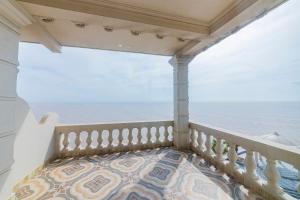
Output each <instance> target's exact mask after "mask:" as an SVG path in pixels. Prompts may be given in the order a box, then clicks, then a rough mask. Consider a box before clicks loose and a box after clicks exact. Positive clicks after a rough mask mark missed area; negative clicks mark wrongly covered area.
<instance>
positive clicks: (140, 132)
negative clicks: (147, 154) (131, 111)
mask: <svg viewBox="0 0 300 200" xmlns="http://www.w3.org/2000/svg"><path fill="white" fill-rule="evenodd" d="M141 145H142V128H138V132H137V146H138V147H140V146H141Z"/></svg>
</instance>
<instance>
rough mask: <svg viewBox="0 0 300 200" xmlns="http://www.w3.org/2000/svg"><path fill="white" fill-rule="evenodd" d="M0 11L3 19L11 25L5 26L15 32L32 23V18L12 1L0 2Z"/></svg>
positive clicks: (4, 0)
mask: <svg viewBox="0 0 300 200" xmlns="http://www.w3.org/2000/svg"><path fill="white" fill-rule="evenodd" d="M0 11H1V14H2V15H3V16H4V18H6V19H7V20H8V21H9V22H10V23H11V24H7V25H8V26H9V27H10V28H12V29H13V30H15V31H17V32H19V29H20V28H21V27H23V26H26V25H29V24H32V22H33V21H34V19H33V18H32V16H31V15H30V14H28V13H27V12H26V11H25V10H24V9H23V8H22V7H21V6H20V5H18V3H17V2H15V1H14V0H2V1H0Z"/></svg>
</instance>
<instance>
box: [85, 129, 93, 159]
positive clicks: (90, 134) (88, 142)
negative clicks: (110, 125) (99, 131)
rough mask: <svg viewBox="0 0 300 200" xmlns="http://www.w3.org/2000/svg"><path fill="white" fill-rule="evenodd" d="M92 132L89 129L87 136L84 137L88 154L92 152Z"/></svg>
mask: <svg viewBox="0 0 300 200" xmlns="http://www.w3.org/2000/svg"><path fill="white" fill-rule="evenodd" d="M91 145H92V132H91V131H89V132H88V135H87V138H86V151H87V153H88V154H90V153H92V151H93V149H92V146H91Z"/></svg>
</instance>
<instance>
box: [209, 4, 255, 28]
mask: <svg viewBox="0 0 300 200" xmlns="http://www.w3.org/2000/svg"><path fill="white" fill-rule="evenodd" d="M257 1H258V0H241V1H239V2H237V3H235V4H233V5H232V6H230V7H229V8H227V9H226V10H225V11H224V12H222V13H221V14H219V15H218V16H217V17H216V18H215V19H213V20H212V21H211V22H210V23H209V30H210V33H213V32H215V31H216V30H217V29H219V28H221V27H222V26H224V24H226V23H227V22H229V21H230V20H232V19H233V18H235V17H236V16H238V15H239V14H241V13H242V12H243V11H244V10H246V9H247V8H249V7H250V6H251V5H253V4H254V3H256V2H257Z"/></svg>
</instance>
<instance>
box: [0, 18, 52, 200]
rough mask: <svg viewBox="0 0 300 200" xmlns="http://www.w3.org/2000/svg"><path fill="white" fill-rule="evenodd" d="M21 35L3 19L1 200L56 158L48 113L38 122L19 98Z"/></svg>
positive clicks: (0, 54)
mask: <svg viewBox="0 0 300 200" xmlns="http://www.w3.org/2000/svg"><path fill="white" fill-rule="evenodd" d="M18 44H19V36H18V33H16V32H15V31H13V30H12V29H10V28H9V27H8V26H6V25H4V24H3V23H2V22H1V19H0V199H1V200H2V199H3V200H5V199H7V198H8V196H9V195H10V193H11V189H12V187H13V186H14V184H16V182H17V181H19V180H21V179H22V178H23V177H25V176H26V175H28V174H30V173H31V172H32V171H33V170H34V169H36V168H37V167H38V166H40V165H41V164H43V163H44V162H45V161H47V160H48V159H49V158H51V157H53V155H54V153H55V152H54V135H53V133H54V127H55V125H56V124H57V121H58V118H57V115H56V114H48V115H46V116H45V117H43V119H42V120H41V122H40V123H39V122H37V120H36V119H35V117H34V115H33V113H32V112H31V110H30V108H29V106H28V104H27V103H26V102H25V101H24V100H22V99H21V98H19V97H17V95H16V78H17V71H18V70H17V66H18Z"/></svg>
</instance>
